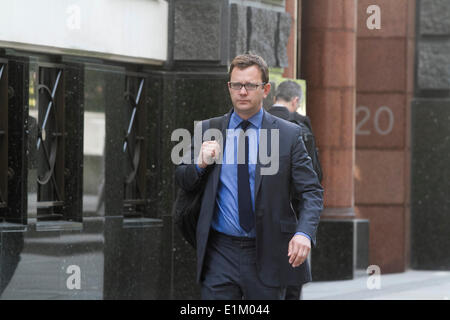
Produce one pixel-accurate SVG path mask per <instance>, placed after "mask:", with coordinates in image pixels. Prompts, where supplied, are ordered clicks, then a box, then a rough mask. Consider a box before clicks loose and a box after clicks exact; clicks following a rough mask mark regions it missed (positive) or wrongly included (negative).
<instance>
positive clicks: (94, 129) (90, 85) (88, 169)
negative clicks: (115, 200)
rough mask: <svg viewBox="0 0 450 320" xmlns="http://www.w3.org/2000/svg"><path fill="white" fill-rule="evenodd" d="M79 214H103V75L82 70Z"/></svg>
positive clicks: (93, 71)
mask: <svg viewBox="0 0 450 320" xmlns="http://www.w3.org/2000/svg"><path fill="white" fill-rule="evenodd" d="M84 85H85V88H84V92H85V96H84V99H85V111H84V139H83V140H84V147H83V154H84V168H83V211H84V214H85V215H100V216H103V215H104V211H105V205H104V184H105V183H104V182H105V179H104V176H105V174H104V173H105V165H104V160H105V96H104V91H105V90H104V88H105V79H104V76H103V73H102V72H100V71H96V70H91V69H89V68H88V67H87V68H86V69H85V83H84Z"/></svg>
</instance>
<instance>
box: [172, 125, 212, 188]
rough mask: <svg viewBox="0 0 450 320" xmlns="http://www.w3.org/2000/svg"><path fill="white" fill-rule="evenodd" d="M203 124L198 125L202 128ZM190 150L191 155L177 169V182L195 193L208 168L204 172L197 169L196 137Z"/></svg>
mask: <svg viewBox="0 0 450 320" xmlns="http://www.w3.org/2000/svg"><path fill="white" fill-rule="evenodd" d="M202 123H203V122H199V124H197V125H199V126H201V125H202ZM189 148H190V150H191V153H190V155H187V156H186V155H185V157H184V158H183V160H182V162H181V163H180V164H179V165H178V166H177V167H176V169H175V181H176V183H177V185H178V186H179V187H180V188H182V189H184V190H185V191H195V189H196V188H197V187H198V186H199V184H200V181H201V178H202V176H203V175H204V174H205V173H206V172H207V170H208V168H207V169H203V170H198V168H196V159H197V157H198V154H195V151H194V137H193V138H192V140H191V145H190V146H189ZM199 149H200V148H199Z"/></svg>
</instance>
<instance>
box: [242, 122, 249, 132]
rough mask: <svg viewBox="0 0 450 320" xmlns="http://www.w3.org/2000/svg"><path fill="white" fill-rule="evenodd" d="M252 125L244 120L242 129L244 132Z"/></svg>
mask: <svg viewBox="0 0 450 320" xmlns="http://www.w3.org/2000/svg"><path fill="white" fill-rule="evenodd" d="M249 125H250V121H248V120H242V122H241V128H242V130H244V131H245V130H247V128H248V126H249Z"/></svg>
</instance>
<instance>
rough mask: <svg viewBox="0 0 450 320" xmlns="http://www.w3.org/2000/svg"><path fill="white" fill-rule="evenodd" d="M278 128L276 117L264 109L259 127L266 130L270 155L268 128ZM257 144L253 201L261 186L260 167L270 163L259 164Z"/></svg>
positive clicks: (270, 143)
mask: <svg viewBox="0 0 450 320" xmlns="http://www.w3.org/2000/svg"><path fill="white" fill-rule="evenodd" d="M276 128H278V126H277V124H276V118H275V117H273V116H271V115H270V114H268V113H267V112H266V111H264V114H263V120H262V123H261V129H264V130H266V133H267V135H266V136H267V155H268V156H270V155H271V145H272V141H271V134H270V132H271V131H270V130H271V129H276ZM260 139H261V134H260ZM260 145H261V140H260V141H259V146H260ZM259 146H258V156H257V159H258V162H257V163H256V169H255V198H254V199H255V201H256V199H257V195H258V191H259V187H260V186H261V181H262V179H263V176H262V175H261V167H262V166H263V167H265V166H268V165H270V164H261V161H260V159H259Z"/></svg>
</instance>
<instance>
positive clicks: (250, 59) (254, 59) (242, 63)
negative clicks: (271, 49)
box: [228, 53, 269, 83]
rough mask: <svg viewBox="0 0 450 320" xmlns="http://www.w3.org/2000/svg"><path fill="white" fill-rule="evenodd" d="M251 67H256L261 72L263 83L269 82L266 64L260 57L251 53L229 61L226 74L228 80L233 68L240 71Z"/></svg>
mask: <svg viewBox="0 0 450 320" xmlns="http://www.w3.org/2000/svg"><path fill="white" fill-rule="evenodd" d="M251 66H257V67H258V68H259V70H261V75H262V81H263V82H264V83H268V82H269V68H268V67H267V63H266V62H265V61H264V59H263V58H261V57H260V56H258V55H256V54H251V53H246V54H241V55H238V56H236V57H235V58H234V59H233V61H231V64H230V71H229V72H228V74H229V76H230V79H231V72H232V71H233V69H234V67H237V68H239V69H241V70H242V69H246V68H248V67H251Z"/></svg>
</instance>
